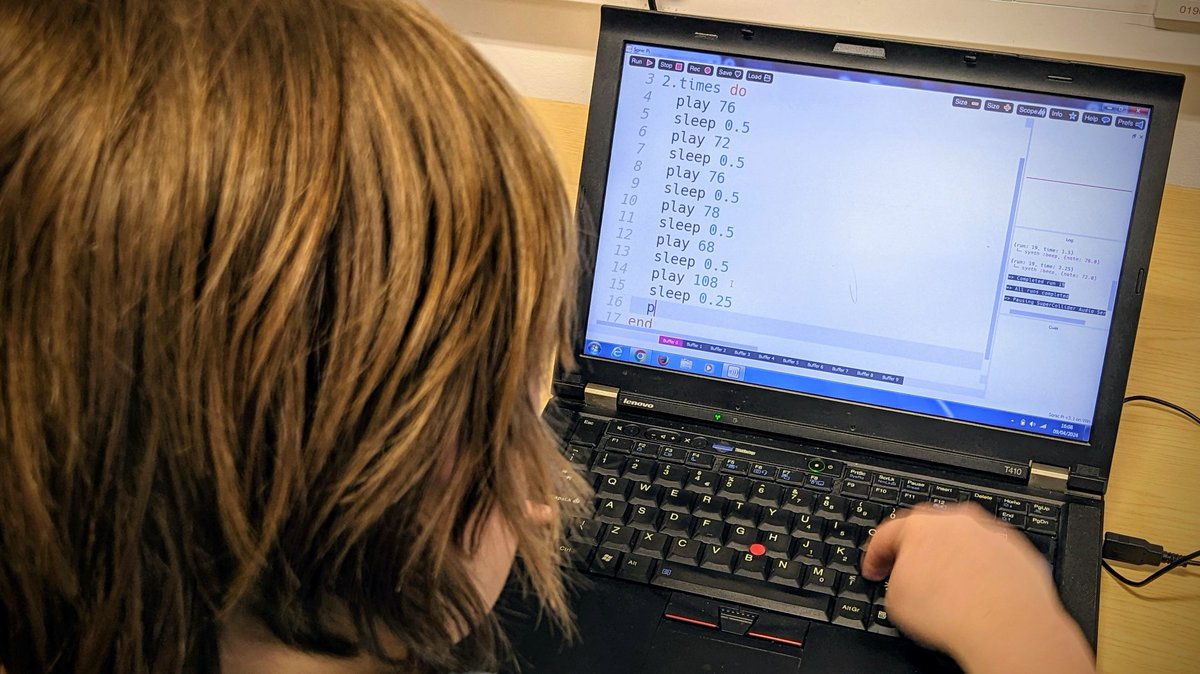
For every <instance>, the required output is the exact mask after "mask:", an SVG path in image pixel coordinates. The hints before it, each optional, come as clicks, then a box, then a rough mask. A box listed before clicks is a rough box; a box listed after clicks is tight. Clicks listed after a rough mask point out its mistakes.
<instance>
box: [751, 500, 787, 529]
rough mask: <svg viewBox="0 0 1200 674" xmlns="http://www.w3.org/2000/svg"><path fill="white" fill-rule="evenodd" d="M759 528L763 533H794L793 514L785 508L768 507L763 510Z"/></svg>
mask: <svg viewBox="0 0 1200 674" xmlns="http://www.w3.org/2000/svg"><path fill="white" fill-rule="evenodd" d="M758 528H760V529H762V530H763V531H773V532H776V533H781V534H790V533H791V532H792V514H791V513H790V512H788V511H786V510H784V509H783V508H772V507H770V506H766V507H764V508H763V510H762V520H761V521H760V522H759V524H758Z"/></svg>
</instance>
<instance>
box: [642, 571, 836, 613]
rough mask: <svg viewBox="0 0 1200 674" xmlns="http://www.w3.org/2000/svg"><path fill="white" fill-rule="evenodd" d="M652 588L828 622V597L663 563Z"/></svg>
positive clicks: (829, 600) (652, 580)
mask: <svg viewBox="0 0 1200 674" xmlns="http://www.w3.org/2000/svg"><path fill="white" fill-rule="evenodd" d="M650 584H651V585H655V586H658V587H663V588H667V589H670V590H680V591H682V592H691V593H693V594H699V595H703V596H705V597H709V598H711V599H715V600H718V601H728V602H736V603H739V604H746V605H747V606H755V607H758V608H762V609H767V610H769V611H775V612H776V613H783V614H786V615H793V616H799V617H801V618H808V619H810V620H821V621H828V620H829V605H830V603H831V599H830V597H828V596H826V595H823V594H817V593H812V592H804V591H802V590H800V589H797V588H786V587H782V586H780V585H775V584H770V583H762V582H758V581H753V580H749V579H746V578H738V577H736V576H727V575H723V574H720V573H711V572H707V571H705V570H703V569H693V568H689V567H686V566H682V565H678V564H672V563H670V562H664V563H663V564H661V565H660V566H659V569H658V574H657V575H655V576H654V578H652V579H651V581H650Z"/></svg>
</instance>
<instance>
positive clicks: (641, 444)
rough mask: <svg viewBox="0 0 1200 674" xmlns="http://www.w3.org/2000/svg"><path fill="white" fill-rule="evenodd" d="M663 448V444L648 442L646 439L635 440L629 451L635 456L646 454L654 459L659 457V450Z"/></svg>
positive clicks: (645, 455)
mask: <svg viewBox="0 0 1200 674" xmlns="http://www.w3.org/2000/svg"><path fill="white" fill-rule="evenodd" d="M661 448H662V446H661V445H659V444H658V443H657V442H646V441H645V440H635V441H634V443H633V447H632V448H631V449H630V450H629V453H630V454H632V455H633V456H644V457H647V458H650V459H654V458H657V457H658V450H659V449H661Z"/></svg>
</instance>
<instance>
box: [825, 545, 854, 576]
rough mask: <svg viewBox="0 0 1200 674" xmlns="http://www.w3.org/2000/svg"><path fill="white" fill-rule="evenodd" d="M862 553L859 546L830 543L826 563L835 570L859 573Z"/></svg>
mask: <svg viewBox="0 0 1200 674" xmlns="http://www.w3.org/2000/svg"><path fill="white" fill-rule="evenodd" d="M861 555H862V553H861V552H859V550H858V548H854V547H847V546H845V545H832V544H831V545H830V546H829V557H828V558H827V559H826V560H825V565H826V566H827V567H828V568H830V569H833V570H834V571H843V572H845V573H850V574H855V573H858V563H859V560H860V559H861Z"/></svg>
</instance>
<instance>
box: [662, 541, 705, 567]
mask: <svg viewBox="0 0 1200 674" xmlns="http://www.w3.org/2000/svg"><path fill="white" fill-rule="evenodd" d="M703 548H704V544H703V543H701V542H699V541H695V540H692V539H690V538H676V539H675V540H674V541H672V543H671V545H670V546H668V547H667V561H669V562H679V563H681V564H687V565H689V566H696V564H698V563H699V561H700V552H701V550H702V549H703Z"/></svg>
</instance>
